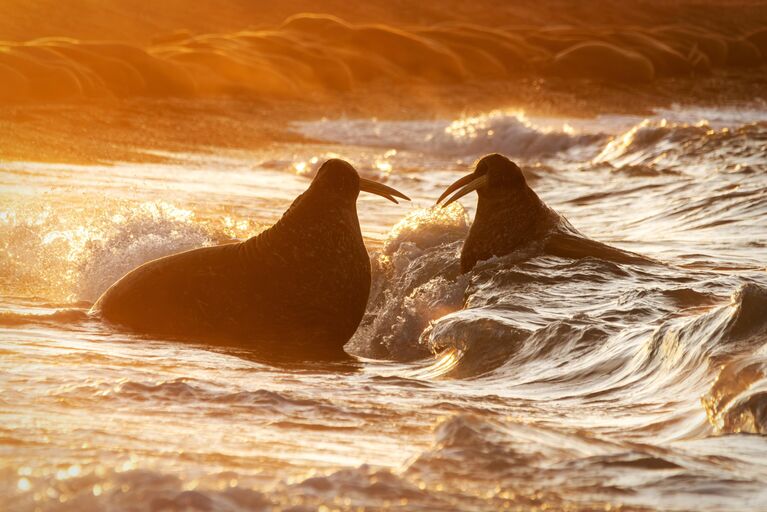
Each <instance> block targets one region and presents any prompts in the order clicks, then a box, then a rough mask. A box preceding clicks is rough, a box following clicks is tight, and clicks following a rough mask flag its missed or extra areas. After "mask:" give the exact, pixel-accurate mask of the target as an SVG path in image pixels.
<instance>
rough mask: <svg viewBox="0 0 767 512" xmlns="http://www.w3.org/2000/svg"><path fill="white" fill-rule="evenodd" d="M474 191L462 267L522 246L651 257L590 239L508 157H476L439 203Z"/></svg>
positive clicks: (616, 257) (614, 257) (613, 257)
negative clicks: (544, 198)
mask: <svg viewBox="0 0 767 512" xmlns="http://www.w3.org/2000/svg"><path fill="white" fill-rule="evenodd" d="M472 191H476V192H477V195H478V197H479V201H478V202H477V213H476V215H475V216H474V222H473V223H472V225H471V229H470V230H469V235H468V236H467V237H466V241H465V242H464V244H463V248H462V250H461V271H462V272H464V273H465V272H468V271H470V270H471V269H472V268H474V266H475V265H476V264H477V262H478V261H482V260H486V259H489V258H492V257H494V256H504V255H506V254H510V253H511V252H513V251H515V250H518V249H521V248H526V247H529V248H533V249H535V250H536V251H537V252H538V253H544V254H551V255H553V256H561V257H567V258H585V257H595V258H601V259H606V260H610V261H617V262H623V263H651V262H652V260H650V259H649V258H646V257H644V256H641V255H639V254H636V253H632V252H629V251H623V250H621V249H617V248H615V247H611V246H609V245H607V244H603V243H601V242H597V241H595V240H591V239H589V238H587V237H585V236H584V235H582V234H581V233H580V232H578V230H576V229H575V228H574V227H573V226H572V225H571V224H570V223H569V222H568V221H567V219H565V218H564V217H563V216H561V215H560V214H558V213H557V212H556V211H554V210H553V209H551V208H549V207H548V206H547V205H546V204H545V203H544V202H543V201H542V200H541V198H539V197H538V194H536V193H535V191H533V189H531V188H530V186H529V185H528V184H527V181H526V180H525V177H524V175H523V174H522V171H521V170H520V168H519V167H517V165H516V164H515V163H514V162H512V161H511V160H509V159H508V158H506V157H504V156H502V155H498V154H492V155H487V156H485V157H483V158H482V159H480V160H479V162H477V165H476V168H475V170H474V172H473V173H471V174H469V175H467V176H464V177H463V178H461V179H460V180H458V181H456V182H455V183H453V184H452V185H451V186H450V187H448V188H447V190H445V192H444V193H443V194H442V196H441V197H440V198H439V199H438V200H437V202H438V203H439V202H441V201H442V200H443V199H445V198H446V197H447V196H448V195H450V194H451V193H452V192H455V194H454V195H453V196H452V197H451V198H450V199H449V200H447V201H446V202H445V203H444V204H443V206H447V205H448V204H450V203H452V202H453V201H456V200H457V199H459V198H460V197H463V196H464V195H466V194H468V193H470V192H472Z"/></svg>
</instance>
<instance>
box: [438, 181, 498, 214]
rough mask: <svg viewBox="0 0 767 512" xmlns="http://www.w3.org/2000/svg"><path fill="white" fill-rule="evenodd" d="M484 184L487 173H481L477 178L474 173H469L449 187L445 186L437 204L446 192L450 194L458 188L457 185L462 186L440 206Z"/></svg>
mask: <svg viewBox="0 0 767 512" xmlns="http://www.w3.org/2000/svg"><path fill="white" fill-rule="evenodd" d="M485 185H487V174H483V175H482V176H480V177H479V178H476V177H475V174H474V173H472V174H469V175H467V176H464V177H463V178H461V179H460V180H458V181H456V182H455V183H453V184H452V185H450V186H449V187H447V190H445V192H443V193H442V195H441V196H440V198H439V199H437V204H439V202H440V201H442V200H443V199H444V198H445V197H447V195H448V194H450V193H451V192H452V191H454V190H455V189H458V188H459V187H462V188H460V189H459V190H458V192H456V193H455V194H453V197H451V198H450V199H448V200H447V201H446V202H445V203H444V204H443V205H442V208H444V207H446V206H447V205H449V204H450V203H453V202H455V201H457V200H458V199H460V198H462V197H463V196H465V195H466V194H468V193H469V192H473V191H475V190H477V189H478V188H480V187H484V186H485Z"/></svg>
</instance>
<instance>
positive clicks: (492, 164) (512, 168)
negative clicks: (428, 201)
mask: <svg viewBox="0 0 767 512" xmlns="http://www.w3.org/2000/svg"><path fill="white" fill-rule="evenodd" d="M525 189H529V187H528V186H527V182H526V181H525V176H524V175H523V174H522V170H521V169H520V168H519V167H518V166H517V164H515V163H514V162H512V161H511V160H509V159H508V158H506V157H505V156H503V155H499V154H497V153H493V154H491V155H487V156H484V157H482V158H481V159H480V160H479V161H478V162H477V165H476V166H475V168H474V172H472V173H471V174H467V175H466V176H464V177H463V178H461V179H459V180H458V181H456V182H455V183H453V184H452V185H450V186H449V187H447V189H445V191H444V192H443V193H442V195H441V196H439V199H437V204H439V203H441V202H442V201H443V200H444V199H445V198H446V197H448V196H449V195H450V194H453V192H455V194H453V196H452V197H450V199H448V200H447V201H445V202H444V203H443V204H442V207H443V208H444V207H445V206H447V205H449V204H450V203H453V202H455V201H457V200H458V199H460V198H462V197H463V196H465V195H466V194H469V193H470V192H473V191H475V190H476V191H477V195H478V196H479V197H480V198H481V199H487V200H489V201H492V202H494V201H503V200H507V199H512V198H513V196H514V195H515V194H516V193H519V192H524V191H525Z"/></svg>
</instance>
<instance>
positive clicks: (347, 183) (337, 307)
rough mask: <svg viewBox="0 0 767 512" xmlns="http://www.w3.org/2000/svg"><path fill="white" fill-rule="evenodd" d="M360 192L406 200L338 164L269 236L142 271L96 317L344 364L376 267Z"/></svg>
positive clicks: (108, 296) (140, 329)
mask: <svg viewBox="0 0 767 512" xmlns="http://www.w3.org/2000/svg"><path fill="white" fill-rule="evenodd" d="M360 191H364V192H370V193H373V194H377V195H379V196H382V197H384V198H386V199H389V200H390V201H393V202H395V203H396V202H397V200H396V199H395V198H401V199H406V200H409V198H408V197H407V196H406V195H404V194H403V193H401V192H399V191H397V190H395V189H393V188H391V187H389V186H386V185H383V184H381V183H377V182H375V181H371V180H367V179H364V178H361V177H360V176H359V175H358V174H357V171H356V170H355V169H354V167H352V166H351V165H350V164H349V163H347V162H345V161H343V160H338V159H332V160H328V161H327V162H325V163H324V164H323V165H322V167H320V169H319V170H318V172H317V174H316V176H315V177H314V179H313V180H312V183H311V185H310V186H309V188H308V189H307V190H306V191H305V192H304V193H302V194H301V195H299V196H298V197H297V198H296V199H295V200H294V201H293V203H292V204H291V206H290V207H289V208H288V209H287V211H285V213H284V214H283V215H282V217H281V218H280V220H279V221H278V222H277V223H276V224H274V225H273V226H272V227H270V228H269V229H267V230H266V231H263V232H262V233H260V234H259V235H257V236H254V237H252V238H250V239H248V240H246V241H244V242H240V243H231V244H225V245H219V246H215V247H203V248H199V249H193V250H190V251H186V252H182V253H178V254H174V255H171V256H166V257H164V258H160V259H157V260H154V261H150V262H148V263H145V264H143V265H141V266H139V267H138V268H136V269H134V270H132V271H131V272H129V273H128V274H126V275H125V276H124V277H122V278H121V279H120V280H119V281H117V282H116V283H115V284H113V285H112V286H111V287H110V288H109V289H108V290H107V291H106V292H104V294H103V295H102V296H101V297H100V298H99V299H98V300H97V301H96V303H95V304H94V305H93V307H92V308H91V312H92V313H93V314H95V315H98V316H100V317H101V318H102V319H104V320H106V321H108V322H110V323H113V324H117V325H118V326H121V327H124V328H127V329H128V330H130V331H133V332H137V333H145V334H151V335H157V336H162V337H171V338H182V339H193V340H199V341H205V342H213V343H219V344H224V345H231V346H238V347H246V348H254V349H258V351H259V352H261V353H264V354H273V355H275V356H276V357H278V358H280V359H324V360H328V359H344V358H346V357H347V355H346V354H345V352H344V351H343V346H344V344H345V343H346V342H347V341H348V340H349V338H350V337H351V336H352V334H354V331H355V330H356V329H357V326H358V324H359V322H360V320H361V319H362V315H363V314H364V312H365V307H366V304H367V300H368V294H369V292H370V259H369V256H368V252H367V250H366V249H365V244H364V243H363V240H362V232H361V230H360V224H359V220H358V218H357V206H356V201H357V196H358V195H359V193H360Z"/></svg>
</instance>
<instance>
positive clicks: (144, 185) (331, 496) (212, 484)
mask: <svg viewBox="0 0 767 512" xmlns="http://www.w3.org/2000/svg"><path fill="white" fill-rule="evenodd" d="M765 114H766V112H765V110H764V108H763V106H754V107H753V108H750V109H740V110H732V109H730V110H725V109H720V110H715V109H709V110H696V109H684V110H682V109H674V110H666V111H658V112H657V113H656V114H655V115H653V116H649V117H647V118H644V117H630V116H604V117H600V118H596V119H591V120H576V119H543V118H528V117H525V116H524V115H523V114H522V113H519V112H508V111H497V112H488V113H487V114H486V115H483V116H478V117H473V118H464V119H455V120H423V121H377V120H371V119H336V120H322V121H307V122H302V123H295V124H294V125H293V130H294V131H295V132H296V133H298V134H303V135H305V136H307V137H309V138H310V139H311V140H314V141H319V142H313V143H304V144H301V143H295V144H274V145H272V146H270V147H269V148H268V149H264V150H260V151H252V152H245V151H231V150H227V151H224V150H221V151H218V150H215V149H213V150H211V151H210V152H206V153H189V154H182V153H168V154H162V155H159V156H161V157H162V158H161V159H158V162H162V163H151V164H149V163H147V164H133V163H132V164H127V163H122V162H107V163H104V164H103V165H63V164H50V163H46V164H40V163H32V162H5V163H3V164H0V165H1V167H0V189H2V191H3V194H4V197H3V207H2V211H0V244H1V245H0V292H1V296H0V353H2V357H1V358H0V365H1V367H0V385H1V386H2V389H3V390H4V392H3V396H2V397H0V403H2V407H0V446H1V447H2V449H1V451H0V468H2V469H0V500H1V501H0V504H2V506H3V507H4V508H5V509H7V510H22V511H26V510H30V511H31V510H36V509H39V510H107V509H109V510H232V511H244V510H271V509H273V508H277V509H287V508H290V507H292V506H298V508H295V509H293V510H314V509H316V508H317V507H320V506H326V507H328V508H331V509H332V508H339V509H354V508H362V509H369V510H378V509H381V508H384V507H389V508H392V509H397V510H449V509H467V510H497V509H502V508H504V507H510V508H515V507H516V508H522V509H531V508H534V507H539V508H541V509H543V508H549V509H565V510H580V509H584V510H593V509H605V510H608V509H611V508H612V509H615V508H623V509H627V510H633V509H691V508H694V509H697V510H704V509H712V510H714V509H719V510H722V509H727V510H732V509H737V510H752V511H758V510H763V508H764V504H765V503H767V462H765V461H767V440H766V439H767V438H765V437H764V434H767V273H766V272H765V270H766V269H765V262H767V223H765V218H767V156H765V155H767V122H765V118H767V116H765ZM493 151H498V152H502V153H505V154H507V155H509V156H510V157H512V158H513V159H515V160H516V161H517V162H518V163H519V164H520V165H521V166H522V168H523V171H524V172H525V174H526V176H527V178H528V181H529V183H530V184H531V186H532V187H533V188H534V189H535V190H536V191H537V192H538V194H539V195H540V196H541V198H542V199H543V200H544V201H546V202H547V203H548V204H549V205H550V206H551V207H553V208H555V209H556V210H557V211H559V212H560V213H561V214H563V215H564V216H566V217H567V218H568V219H569V220H570V221H571V223H572V224H573V225H574V226H576V227H577V228H578V229H579V230H580V231H582V232H583V233H585V234H586V235H588V236H590V237H592V238H595V239H598V240H600V241H603V242H606V243H609V244H612V245H615V246H618V247H621V248H624V249H627V250H631V251H634V252H639V253H642V254H645V255H647V256H650V257H652V258H654V259H657V260H659V261H661V262H662V264H658V265H651V266H635V265H629V264H616V263H611V262H607V261H602V260H599V259H594V258H587V259H582V260H567V259H561V258H556V257H546V256H539V257H534V258H532V259H525V258H524V257H523V256H524V255H522V254H511V255H508V256H506V257H503V258H498V259H493V260H490V261H485V262H482V263H480V264H479V265H477V267H475V268H474V270H473V271H471V272H470V273H468V274H465V275H460V274H459V263H458V255H459V252H460V247H461V243H462V240H463V238H464V237H465V235H466V233H467V231H468V228H469V225H470V219H471V217H472V215H473V209H474V207H475V204H476V203H475V201H476V199H475V196H473V195H471V196H467V197H466V198H464V199H462V200H461V203H462V204H463V206H461V205H459V204H455V205H452V206H451V207H449V208H447V209H444V210H432V209H430V206H431V205H432V204H433V201H434V200H435V199H436V197H438V196H439V194H440V192H441V191H442V190H443V189H444V187H446V186H447V185H448V184H449V183H451V182H452V181H454V180H455V179H456V178H457V177H459V176H461V175H463V174H465V173H466V172H467V170H468V169H469V168H470V166H471V164H472V162H473V161H474V160H475V159H476V158H477V157H478V156H481V155H483V154H485V153H488V152H493ZM335 155H342V156H343V157H344V158H347V159H349V160H350V161H351V162H352V163H354V164H355V165H356V166H357V168H358V169H359V170H360V172H361V173H362V174H363V175H366V176H369V177H375V178H376V179H379V180H385V181H387V182H388V183H389V184H390V185H392V186H395V187H396V188H398V189H400V190H403V191H405V192H406V193H408V194H409V195H410V196H411V197H412V198H413V200H414V201H413V204H412V205H409V206H402V205H400V206H397V205H392V204H389V203H387V202H385V201H383V200H380V198H376V197H373V196H368V197H361V198H360V201H359V203H358V208H359V212H360V219H361V222H362V225H363V233H364V235H365V237H366V241H367V243H368V247H369V249H370V252H371V260H372V264H373V270H374V276H373V281H374V282H373V289H372V293H371V298H370V302H369V305H368V312H367V314H366V316H365V318H364V320H363V322H362V325H361V326H360V328H359V330H358V332H357V333H356V335H355V336H354V338H353V339H352V340H351V341H350V342H349V344H348V345H347V350H348V351H349V352H351V353H353V354H355V355H357V356H359V357H360V360H359V362H358V363H357V364H344V365H336V366H334V365H329V366H327V365H326V366H321V365H317V366H312V365H308V366H297V367H273V366H269V365H267V364H264V363H263V362H262V361H259V360H258V359H257V357H256V356H255V355H254V354H251V353H246V352H237V351H226V350H222V349H213V348H211V347H206V346H203V345H198V346H196V345H190V344H179V343H171V342H167V341H163V340H157V339H149V338H145V337H138V336H130V335H126V334H124V333H121V332H116V331H113V330H112V329H111V328H110V327H108V326H106V325H104V324H102V323H100V322H99V321H97V320H95V319H92V318H90V317H88V316H87V314H86V311H87V307H88V306H89V304H90V303H91V302H92V301H94V300H95V299H96V298H97V297H98V296H99V294H100V293H101V292H103V291H104V290H105V289H106V288H107V287H108V286H109V285H110V284H111V283H112V282H114V281H115V280H116V279H117V278H119V277H120V276H121V275H122V274H124V273H125V272H126V271H128V270H130V269H132V268H133V267H135V266H136V265H138V264H140V263H142V262H144V261H147V260H149V259H152V258H156V257H159V256H161V255H164V254H169V253H173V252H177V251H180V250H184V249H187V248H192V247H199V246H203V245H212V244H216V243H222V242H225V241H228V240H231V239H236V238H244V237H248V236H251V235H253V234H255V233H257V232H259V231H260V230H261V229H263V228H264V227H265V226H268V225H270V224H271V223H272V222H274V220H275V219H277V218H278V217H279V215H280V214H281V212H282V211H283V210H284V209H285V208H286V207H287V205H288V204H289V203H290V201H291V200H292V198H293V197H295V196H296V195H297V194H298V193H299V192H300V191H302V190H303V189H304V188H305V187H306V185H307V183H308V181H307V179H306V178H307V177H310V176H311V175H312V174H313V172H314V171H316V169H317V167H318V166H319V164H321V163H322V161H324V159H326V158H328V157H330V156H335Z"/></svg>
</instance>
